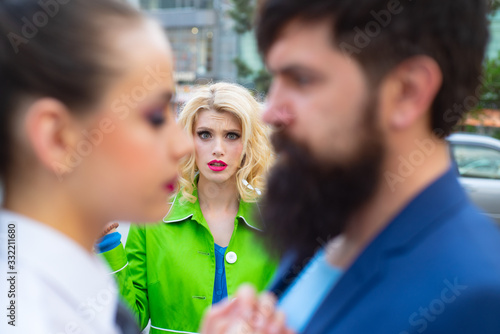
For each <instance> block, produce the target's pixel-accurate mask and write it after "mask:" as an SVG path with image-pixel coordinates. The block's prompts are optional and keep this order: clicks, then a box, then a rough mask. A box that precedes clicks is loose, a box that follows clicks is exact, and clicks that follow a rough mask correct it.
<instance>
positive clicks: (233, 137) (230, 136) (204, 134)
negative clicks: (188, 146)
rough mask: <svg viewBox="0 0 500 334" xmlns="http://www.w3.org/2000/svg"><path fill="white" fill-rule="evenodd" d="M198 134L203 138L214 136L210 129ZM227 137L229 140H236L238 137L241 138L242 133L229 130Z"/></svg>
mask: <svg viewBox="0 0 500 334" xmlns="http://www.w3.org/2000/svg"><path fill="white" fill-rule="evenodd" d="M197 134H198V137H200V138H201V139H210V138H212V134H211V133H210V132H208V131H199V132H197ZM226 138H227V139H229V140H236V139H238V138H240V135H239V134H237V133H234V132H228V133H227V134H226Z"/></svg>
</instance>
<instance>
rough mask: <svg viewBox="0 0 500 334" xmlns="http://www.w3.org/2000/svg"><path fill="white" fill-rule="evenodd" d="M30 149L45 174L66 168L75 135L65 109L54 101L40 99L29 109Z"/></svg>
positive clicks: (70, 118)
mask: <svg viewBox="0 0 500 334" xmlns="http://www.w3.org/2000/svg"><path fill="white" fill-rule="evenodd" d="M24 124H25V129H26V133H27V137H28V141H29V144H30V146H31V147H32V149H33V153H34V154H35V156H36V157H37V159H38V161H40V163H41V164H42V165H43V166H45V167H46V168H47V169H48V170H52V171H54V172H56V171H55V170H54V169H55V168H56V166H58V165H59V166H61V165H65V159H66V158H67V156H68V153H69V151H70V150H71V148H72V147H75V145H76V142H77V140H78V131H77V129H76V127H75V124H74V120H73V118H72V117H71V114H70V112H69V110H68V108H67V107H66V106H65V105H64V104H63V103H61V102H60V101H58V100H56V99H53V98H41V99H38V100H36V101H35V102H34V103H32V104H31V105H30V107H29V108H28V110H27V113H26V118H25V123H24Z"/></svg>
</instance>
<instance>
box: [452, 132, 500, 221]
mask: <svg viewBox="0 0 500 334" xmlns="http://www.w3.org/2000/svg"><path fill="white" fill-rule="evenodd" d="M446 139H447V141H448V143H449V144H450V154H451V157H452V158H453V160H454V163H455V168H456V170H457V173H458V175H459V180H460V183H461V184H462V186H463V187H464V188H465V190H466V191H467V193H468V195H469V197H470V199H471V200H472V202H474V203H475V204H476V205H477V206H478V207H479V208H481V209H482V210H483V211H484V212H485V213H486V214H487V215H488V216H490V217H491V218H492V219H493V220H494V221H496V222H497V223H498V224H499V225H500V140H497V139H495V138H491V137H487V136H482V135H476V134H468V133H455V134H452V135H450V136H448V137H447V138H446Z"/></svg>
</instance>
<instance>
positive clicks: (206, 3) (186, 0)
mask: <svg viewBox="0 0 500 334" xmlns="http://www.w3.org/2000/svg"><path fill="white" fill-rule="evenodd" d="M141 8H142V9H172V8H200V9H212V8H213V0H141Z"/></svg>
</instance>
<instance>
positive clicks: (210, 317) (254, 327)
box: [201, 285, 294, 334]
mask: <svg viewBox="0 0 500 334" xmlns="http://www.w3.org/2000/svg"><path fill="white" fill-rule="evenodd" d="M226 333H230V334H250V333H255V334H293V333H294V332H293V331H292V330H290V329H288V328H286V325H285V315H284V313H283V312H281V311H278V310H277V309H276V298H275V297H274V295H273V294H271V293H264V294H262V295H261V296H260V297H259V296H257V295H256V293H255V290H254V289H253V288H252V287H251V286H248V285H244V286H242V287H240V289H239V290H238V292H237V293H236V296H235V299H233V300H231V301H225V302H222V303H219V304H217V305H215V306H214V307H213V308H212V310H210V311H209V312H208V313H207V315H206V316H205V319H204V321H203V325H202V330H201V334H226Z"/></svg>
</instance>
